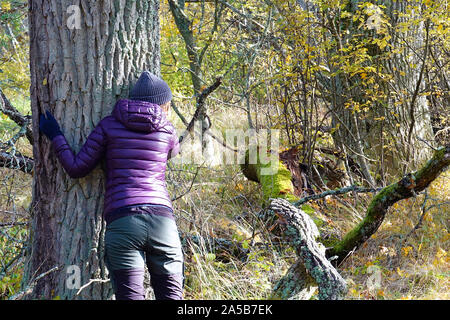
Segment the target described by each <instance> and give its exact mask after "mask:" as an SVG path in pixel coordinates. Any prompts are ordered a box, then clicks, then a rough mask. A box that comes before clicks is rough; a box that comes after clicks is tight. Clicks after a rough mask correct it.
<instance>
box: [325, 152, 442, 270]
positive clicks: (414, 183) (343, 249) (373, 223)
mask: <svg viewBox="0 0 450 320" xmlns="http://www.w3.org/2000/svg"><path fill="white" fill-rule="evenodd" d="M449 164H450V145H447V146H446V147H441V148H439V149H437V150H436V151H435V153H434V155H433V157H432V158H431V159H430V160H429V161H428V162H427V163H426V164H425V165H424V166H423V167H422V168H421V169H420V170H418V171H416V172H415V173H410V174H407V175H406V176H405V177H403V178H402V179H401V180H400V181H398V182H396V183H393V184H391V185H389V186H387V187H385V188H383V189H382V190H381V191H380V192H379V193H378V194H377V195H376V196H375V197H374V198H373V199H372V202H371V203H370V205H369V207H368V209H367V213H366V216H365V217H364V219H363V220H362V221H361V222H360V223H359V224H358V225H357V226H356V227H355V228H354V229H353V230H351V231H350V232H348V233H347V234H346V235H345V236H344V238H343V239H342V240H341V241H340V242H338V243H337V244H336V245H335V246H333V247H332V248H331V249H329V250H328V251H327V256H328V257H335V259H333V261H334V263H336V264H340V263H341V262H342V261H344V260H345V259H346V258H347V257H348V256H349V255H350V254H351V253H352V252H354V251H355V250H356V249H358V248H359V247H360V246H361V245H362V244H363V243H364V242H365V241H367V239H369V238H370V237H371V236H372V235H373V234H374V233H375V232H376V231H377V230H378V228H379V227H380V225H381V223H382V222H383V220H384V217H385V215H386V213H387V210H388V209H389V208H390V207H391V206H392V205H393V204H394V203H396V202H398V201H400V200H403V199H407V198H410V197H412V196H414V195H416V194H417V193H419V192H421V191H422V190H424V189H425V188H427V187H428V186H429V185H430V183H431V182H433V181H434V180H435V179H436V178H437V177H438V176H439V174H440V173H441V172H443V171H444V170H445V169H446V168H447V166H448V165H449Z"/></svg>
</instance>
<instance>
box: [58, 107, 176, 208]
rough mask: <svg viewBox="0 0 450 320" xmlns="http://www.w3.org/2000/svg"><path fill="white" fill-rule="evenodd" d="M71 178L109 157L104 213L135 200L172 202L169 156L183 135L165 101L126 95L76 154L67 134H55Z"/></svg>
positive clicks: (150, 202) (137, 202)
mask: <svg viewBox="0 0 450 320" xmlns="http://www.w3.org/2000/svg"><path fill="white" fill-rule="evenodd" d="M52 144H53V147H54V149H55V151H56V154H57V156H58V158H59V160H60V161H61V164H62V166H63V167H64V169H65V170H66V172H67V173H68V174H69V176H71V177H72V178H80V177H83V176H85V175H87V174H88V173H89V172H90V171H91V170H92V169H94V168H95V166H96V165H97V164H98V163H99V161H100V160H101V159H102V158H103V156H105V157H106V194H105V206H104V215H105V217H106V216H107V215H108V213H111V212H112V211H114V210H115V209H118V208H121V207H124V206H129V205H136V204H159V205H165V206H167V207H169V208H172V202H171V200H170V197H169V194H168V192H167V188H166V181H165V172H166V162H167V160H168V159H169V158H171V157H174V156H175V155H176V154H177V153H178V152H179V151H180V145H179V143H178V136H177V134H176V132H175V128H174V127H173V125H172V123H171V122H170V121H169V120H167V118H166V115H165V113H164V112H163V111H162V109H161V108H160V106H158V105H156V104H152V103H149V102H145V101H136V100H127V99H122V100H119V101H118V102H117V103H116V106H115V107H114V110H113V112H112V115H110V116H107V117H105V118H104V119H103V120H101V121H100V122H99V124H98V125H97V127H96V128H95V129H94V131H92V133H91V134H90V135H89V137H88V138H87V141H86V142H85V144H84V145H83V147H82V148H81V150H80V152H78V154H77V155H74V153H73V151H72V148H71V147H70V146H69V144H68V143H67V141H66V138H65V137H64V136H63V135H59V136H57V137H55V138H54V139H53V140H52Z"/></svg>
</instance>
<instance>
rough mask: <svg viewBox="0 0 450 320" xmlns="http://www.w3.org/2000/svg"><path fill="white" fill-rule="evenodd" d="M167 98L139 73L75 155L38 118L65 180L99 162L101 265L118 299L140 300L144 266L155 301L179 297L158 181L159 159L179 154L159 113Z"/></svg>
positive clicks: (166, 206)
mask: <svg viewBox="0 0 450 320" xmlns="http://www.w3.org/2000/svg"><path fill="white" fill-rule="evenodd" d="M171 99H172V93H171V90H170V88H169V86H168V85H167V83H166V82H164V80H162V79H160V78H158V77H157V76H155V75H154V74H152V73H150V72H148V71H145V72H144V73H143V74H142V75H141V77H140V78H139V80H138V82H137V83H136V85H135V86H134V87H133V89H132V90H131V93H130V99H121V100H119V101H118V102H117V103H116V105H115V107H114V109H113V111H112V114H111V115H110V116H107V117H105V118H104V119H102V120H101V121H100V123H99V124H98V125H97V127H96V128H95V129H94V131H93V132H92V133H91V134H90V135H89V137H88V139H87V141H86V142H85V144H84V145H83V147H82V148H81V150H80V152H79V153H78V154H76V155H74V153H73V151H72V149H71V147H70V146H69V144H68V143H67V141H66V139H65V137H64V135H63V133H62V132H61V130H60V127H59V125H58V123H57V121H56V120H55V118H54V117H53V116H52V115H51V114H50V112H48V111H47V118H46V117H44V115H41V118H40V129H41V131H42V132H43V133H44V134H45V135H46V136H47V137H48V138H49V139H50V140H51V141H52V145H53V148H54V150H55V152H56V155H57V157H58V159H59V160H60V162H61V164H62V166H63V167H64V169H65V171H66V172H67V173H68V174H69V176H70V177H72V178H80V177H83V176H85V175H87V174H88V173H89V172H90V171H91V170H93V169H94V168H95V166H96V165H97V164H98V163H99V161H100V160H101V159H102V158H103V157H105V158H106V188H105V189H106V194H105V205H104V218H105V221H106V233H105V261H106V266H107V268H108V270H109V274H110V278H111V281H112V284H113V288H114V292H115V295H116V299H118V300H143V299H145V292H144V286H143V281H144V265H145V263H146V264H147V268H148V270H149V272H150V277H151V284H152V287H153V290H154V292H155V297H156V299H177V300H178V299H182V291H183V254H182V249H181V243H180V238H179V235H178V230H177V226H176V224H175V219H174V215H173V208H172V203H171V200H170V197H169V194H168V192H167V188H166V182H165V171H166V163H167V160H168V159H170V158H171V157H173V156H175V155H176V154H177V153H178V152H179V150H180V145H179V143H178V137H177V135H176V132H175V129H174V127H173V125H172V124H171V123H170V121H169V120H168V119H167V114H166V113H167V112H168V110H169V106H170V101H171Z"/></svg>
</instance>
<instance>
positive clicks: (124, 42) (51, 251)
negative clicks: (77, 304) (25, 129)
mask: <svg viewBox="0 0 450 320" xmlns="http://www.w3.org/2000/svg"><path fill="white" fill-rule="evenodd" d="M76 3H79V6H73V5H72V4H73V1H69V0H60V1H49V0H30V1H29V28H30V67H31V109H32V114H33V134H34V145H33V154H34V160H35V173H34V179H33V201H32V209H33V210H32V228H31V236H30V242H29V245H28V254H27V258H28V259H27V263H26V267H25V273H24V278H23V286H24V287H25V286H27V285H28V284H31V283H33V280H34V279H35V278H36V277H37V276H39V275H40V274H43V273H45V272H46V271H48V270H51V269H52V268H54V267H58V269H57V270H55V271H53V272H51V273H49V274H47V275H46V276H45V277H42V278H40V280H39V281H36V283H35V286H34V290H33V292H32V293H31V294H30V295H28V298H32V299H36V298H39V299H40V298H43V299H52V298H55V297H59V298H60V299H75V298H81V299H106V298H109V297H110V296H111V295H112V290H111V286H110V284H109V283H107V282H100V281H98V282H94V283H93V284H92V285H89V286H88V287H86V288H85V289H83V291H82V292H81V294H80V295H77V291H78V290H77V289H78V288H79V285H83V284H86V283H88V282H89V280H90V279H105V278H106V276H107V270H106V269H105V264H104V261H103V245H102V244H103V233H104V223H103V219H102V212H103V193H104V192H103V190H104V175H103V171H102V170H101V169H96V170H94V172H93V173H92V174H90V175H89V176H88V177H86V178H83V179H71V178H69V176H68V175H67V174H66V173H65V172H64V170H63V168H62V167H61V165H60V164H59V163H58V161H57V159H56V157H55V154H54V153H53V150H52V148H51V144H50V141H49V140H48V139H47V138H46V137H45V136H43V135H41V134H40V132H39V116H40V114H42V113H43V112H44V110H50V111H51V112H52V113H53V114H54V115H55V118H56V119H57V120H58V122H59V123H60V126H61V129H62V131H63V132H64V134H65V136H66V138H67V140H68V142H69V143H70V145H71V146H72V147H73V148H74V151H76V152H78V150H79V149H80V148H81V146H82V144H83V143H84V141H85V140H86V138H87V136H88V134H89V133H90V132H91V131H92V129H93V128H94V127H95V125H96V124H97V123H98V122H99V121H100V120H101V119H102V118H103V117H104V116H106V115H108V114H109V113H110V111H111V110H112V107H113V106H114V103H115V102H116V100H117V99H118V98H120V97H123V96H128V89H129V86H130V84H131V82H132V81H134V80H135V79H136V78H137V77H138V76H139V74H140V73H141V72H142V71H143V70H150V71H152V72H154V73H156V74H159V70H160V69H159V68H160V65H159V63H160V54H159V19H158V9H159V1H158V0H151V1H144V0H136V1H134V0H121V1H112V0H104V1H85V0H81V1H78V2H76ZM78 268H79V269H78ZM78 270H79V271H80V273H79V279H78V278H77V276H78V273H77V271H78ZM78 280H79V281H78Z"/></svg>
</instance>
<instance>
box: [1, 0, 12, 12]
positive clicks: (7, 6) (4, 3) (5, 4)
mask: <svg viewBox="0 0 450 320" xmlns="http://www.w3.org/2000/svg"><path fill="white" fill-rule="evenodd" d="M1 8H2V10H3V11H9V10H11V3H9V2H7V1H2V4H1Z"/></svg>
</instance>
